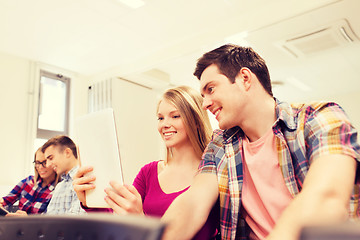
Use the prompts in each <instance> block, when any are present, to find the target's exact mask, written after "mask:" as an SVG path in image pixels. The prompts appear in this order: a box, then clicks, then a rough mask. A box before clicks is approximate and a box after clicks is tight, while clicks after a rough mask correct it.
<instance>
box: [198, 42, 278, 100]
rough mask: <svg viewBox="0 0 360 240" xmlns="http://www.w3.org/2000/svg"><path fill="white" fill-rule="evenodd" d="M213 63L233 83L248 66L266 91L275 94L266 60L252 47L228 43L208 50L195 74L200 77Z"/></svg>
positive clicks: (199, 62) (199, 61)
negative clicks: (242, 69) (241, 70)
mask: <svg viewBox="0 0 360 240" xmlns="http://www.w3.org/2000/svg"><path fill="white" fill-rule="evenodd" d="M212 64H215V65H216V66H217V67H218V68H219V70H220V72H221V73H222V74H224V75H225V76H226V77H227V78H228V79H229V80H230V82H232V83H234V82H235V78H236V76H237V75H238V73H239V71H240V69H241V68H243V67H247V68H248V69H250V71H251V72H253V73H254V74H255V75H256V77H257V78H258V79H259V81H260V83H261V85H262V86H263V88H264V89H265V90H266V92H267V93H269V94H270V95H271V96H273V93H272V89H271V80H270V74H269V70H268V68H267V66H266V63H265V60H264V59H263V58H262V57H260V55H259V54H257V53H256V52H255V51H254V50H253V49H252V48H251V47H241V46H238V45H234V44H226V45H223V46H221V47H219V48H216V49H214V50H212V51H210V52H207V53H205V54H204V55H203V56H202V57H201V58H200V59H199V60H198V62H197V64H196V69H195V72H194V75H195V76H196V77H197V78H198V79H200V77H201V75H202V73H203V72H204V70H205V69H206V68H207V67H209V66H210V65H212Z"/></svg>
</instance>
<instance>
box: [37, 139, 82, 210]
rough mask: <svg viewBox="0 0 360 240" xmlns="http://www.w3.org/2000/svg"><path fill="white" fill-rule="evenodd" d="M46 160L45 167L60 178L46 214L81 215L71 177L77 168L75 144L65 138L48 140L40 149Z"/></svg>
mask: <svg viewBox="0 0 360 240" xmlns="http://www.w3.org/2000/svg"><path fill="white" fill-rule="evenodd" d="M41 151H42V152H43V153H44V155H45V158H46V160H47V166H50V167H52V168H53V169H54V171H55V172H56V173H57V174H58V175H60V176H61V182H60V183H59V184H58V185H57V186H56V188H55V190H54V192H53V196H52V198H51V201H50V203H49V206H48V208H47V214H81V213H85V211H84V210H83V209H82V208H81V206H80V202H79V199H78V198H77V196H76V193H75V191H74V189H73V186H72V181H73V176H74V175H75V173H76V172H77V170H78V168H79V166H78V165H79V161H78V159H77V151H76V145H75V143H74V142H73V141H72V140H71V139H70V138H69V137H67V136H57V137H53V138H51V139H49V140H48V141H47V142H46V143H45V144H44V146H43V147H42V148H41Z"/></svg>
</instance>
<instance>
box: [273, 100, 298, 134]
mask: <svg viewBox="0 0 360 240" xmlns="http://www.w3.org/2000/svg"><path fill="white" fill-rule="evenodd" d="M275 101H276V106H275V111H276V122H275V124H274V125H276V124H278V123H279V122H283V123H284V124H285V126H286V127H287V128H288V129H290V130H296V122H295V119H294V116H293V109H292V107H291V105H290V104H288V103H286V102H280V101H279V100H278V99H276V98H275Z"/></svg>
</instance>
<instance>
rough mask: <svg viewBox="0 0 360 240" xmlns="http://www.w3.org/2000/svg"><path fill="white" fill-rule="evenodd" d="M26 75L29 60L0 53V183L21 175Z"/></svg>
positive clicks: (26, 112) (26, 88)
mask: <svg viewBox="0 0 360 240" xmlns="http://www.w3.org/2000/svg"><path fill="white" fill-rule="evenodd" d="M29 75H30V61H28V60H26V59H23V58H19V57H15V56H11V55H8V54H5V53H0V89H1V94H0V111H1V120H0V133H1V138H0V147H1V153H2V156H1V160H0V169H1V170H2V171H1V174H0V185H12V184H14V183H17V182H18V181H19V180H20V178H21V177H23V175H24V167H23V165H24V162H25V159H26V158H27V157H28V156H26V153H25V151H24V146H26V144H27V140H28V139H27V128H28V122H27V118H28V108H29V106H28V102H29V98H30V97H31V93H29V91H28V89H29V83H30V82H29ZM29 161H31V159H29Z"/></svg>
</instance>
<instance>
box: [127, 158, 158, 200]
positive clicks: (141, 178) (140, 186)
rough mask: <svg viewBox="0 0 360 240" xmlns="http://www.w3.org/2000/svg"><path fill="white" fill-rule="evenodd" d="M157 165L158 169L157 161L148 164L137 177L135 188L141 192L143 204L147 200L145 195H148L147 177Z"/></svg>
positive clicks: (134, 183)
mask: <svg viewBox="0 0 360 240" xmlns="http://www.w3.org/2000/svg"><path fill="white" fill-rule="evenodd" d="M155 163H156V167H157V161H156V162H151V163H148V164H146V165H145V166H143V167H142V168H141V169H140V171H139V173H138V174H137V175H136V177H135V179H134V182H133V186H134V187H135V188H136V190H137V191H138V192H139V194H140V195H141V199H142V202H143V203H144V199H145V195H146V182H147V177H148V175H149V174H150V171H151V167H152V166H153V165H154V164H155Z"/></svg>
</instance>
